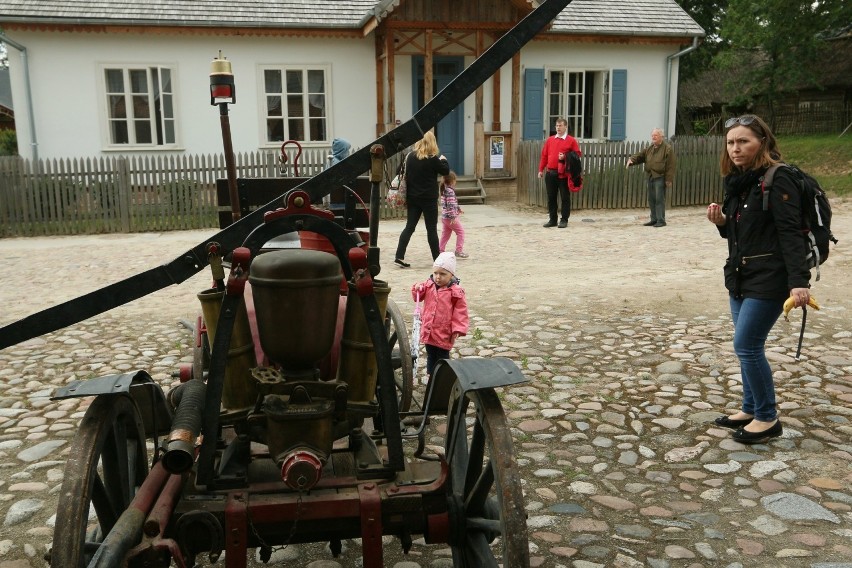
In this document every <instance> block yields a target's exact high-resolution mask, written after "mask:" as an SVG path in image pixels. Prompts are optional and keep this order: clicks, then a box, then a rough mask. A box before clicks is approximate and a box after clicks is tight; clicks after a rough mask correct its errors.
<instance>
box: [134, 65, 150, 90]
mask: <svg viewBox="0 0 852 568" xmlns="http://www.w3.org/2000/svg"><path fill="white" fill-rule="evenodd" d="M130 92H131V93H147V92H148V72H147V71H145V70H144V69H131V70H130Z"/></svg>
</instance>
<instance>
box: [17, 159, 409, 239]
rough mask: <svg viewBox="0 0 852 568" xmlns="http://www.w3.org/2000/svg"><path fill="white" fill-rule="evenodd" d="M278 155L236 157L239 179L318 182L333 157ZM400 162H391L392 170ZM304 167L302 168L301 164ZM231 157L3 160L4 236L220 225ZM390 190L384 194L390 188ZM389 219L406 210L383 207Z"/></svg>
mask: <svg viewBox="0 0 852 568" xmlns="http://www.w3.org/2000/svg"><path fill="white" fill-rule="evenodd" d="M287 153H288V160H287V161H286V162H283V163H282V162H281V160H280V158H279V156H280V153H278V152H253V153H242V154H237V155H236V156H235V161H236V170H237V176H238V177H245V178H258V177H299V178H301V177H304V178H308V177H311V176H313V175H315V174H317V173H319V172H320V171H322V169H323V168H324V167H325V165H326V152H325V151H322V150H306V151H305V152H303V154H302V156H301V157H300V158H299V160H298V164H297V165H296V164H294V160H295V155H294V154H292V153H291V152H290V150H289V148H288V150H287ZM396 162H398V160H396V161H392V160H389V168H390V167H394V165H395V164H396ZM297 166H298V167H297ZM225 171H226V169H225V159H224V155H203V156H177V157H176V156H155V157H138V156H137V157H125V156H116V157H102V158H96V159H67V160H39V161H38V163H37V164H35V163H33V162H32V161H30V160H24V159H22V158H20V157H0V237H9V236H38V235H74V234H90V233H109V232H145V231H170V230H180V229H199V228H208V227H209V228H213V227H217V226H218V221H217V216H218V210H219V206H218V204H217V203H216V179H221V178H224V177H225V176H226V173H225ZM383 191H384V190H383ZM380 215H381V216H382V217H385V218H387V217H396V216H399V215H401V212H399V211H395V210H392V209H390V208H389V207H387V206H386V205H384V203H383V204H382V210H381V212H380Z"/></svg>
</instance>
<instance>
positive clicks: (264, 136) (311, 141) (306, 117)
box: [257, 64, 334, 148]
mask: <svg viewBox="0 0 852 568" xmlns="http://www.w3.org/2000/svg"><path fill="white" fill-rule="evenodd" d="M268 71H271V72H278V73H280V79H281V81H280V87H281V89H280V91H272V90H270V91H267V81H266V77H267V72H268ZM294 72H299V73H301V74H302V86H303V90H302V91H301V92H300V95H301V99H302V100H301V108H302V113H301V114H299V115H293V116H289V115H290V110H289V109H290V107H289V106H288V105H287V99H288V94H287V73H294ZM312 72H313V73H315V72H321V73H322V85H323V90H322V91H319V90H317V91H316V92H314V91H312V90H311V89H312V85H311V81H310V79H309V76H310V74H311V73H312ZM257 75H258V95H259V99H260V100H259V103H258V111H259V122H260V128H259V133H260V145H261V147H270V148H278V147H280V146H281V144H282V143H283V142H286V141H287V140H296V141H297V142H299V144H301V145H302V146H309V147H310V146H313V147H327V146H328V145H329V144H330V143H331V138H330V136H331V132H333V131H334V129H333V125H332V118H331V117H332V109H331V100H332V96H331V93H332V88H331V67H330V66H329V65H322V64H298V65H291V64H287V65H283V64H282V65H259V66H258V74H257ZM290 96H291V97H293V96H296V95H295V94H291V95H290ZM312 96H321V97H323V103H324V107H323V109H324V111H323V113H322V114H320V115H313V116H312V115H311V111H310V109H311V100H310V99H311V97H312ZM275 97H278V98H279V99H280V104H281V111H280V114H275V113H270V112H269V111H270V104H272V101H273V100H274V98H275ZM313 108H319V107H318V106H316V105H315V106H314V107H313ZM272 121H280V122H281V132H282V134H281V138H282V139H281V140H271V139H270V138H271V136H270V123H271V122H272ZM312 121H319V122H321V123H322V124H324V128H323V129H322V130H323V132H322V137H314V134H313V133H312V125H311V123H312ZM292 122H301V126H300V128H301V132H293V128H292ZM302 134H303V135H302Z"/></svg>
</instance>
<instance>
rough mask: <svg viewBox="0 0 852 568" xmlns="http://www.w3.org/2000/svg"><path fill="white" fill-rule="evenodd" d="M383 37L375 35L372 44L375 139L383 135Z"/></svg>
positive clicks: (384, 58)
mask: <svg viewBox="0 0 852 568" xmlns="http://www.w3.org/2000/svg"><path fill="white" fill-rule="evenodd" d="M384 39H385V38H384V36H383V35H382V34H379V33H377V34H376V36H375V39H374V40H373V43H374V45H375V48H376V138H378V137H380V136H381V135H382V134H384V133H385V122H386V121H385V65H386V62H387V60H388V57H386V54H383V53H382V52H383V51H384V48H385V44H384Z"/></svg>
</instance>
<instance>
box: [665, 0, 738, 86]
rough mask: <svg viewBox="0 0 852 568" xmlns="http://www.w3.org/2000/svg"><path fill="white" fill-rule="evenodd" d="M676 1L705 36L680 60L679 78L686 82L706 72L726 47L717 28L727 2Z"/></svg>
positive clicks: (704, 0)
mask: <svg viewBox="0 0 852 568" xmlns="http://www.w3.org/2000/svg"><path fill="white" fill-rule="evenodd" d="M676 1H677V3H678V4H679V5H680V7H681V8H683V10H684V11H685V12H686V13H687V14H689V15H690V16H691V17H692V19H693V20H695V22H696V23H697V24H698V25H699V26H701V27H702V28H704V32H705V33H706V34H707V35H706V36H705V37H704V40H703V41H702V42H701V44H700V45H699V46H698V49H696V50H695V51H693V52H692V53H690V54H688V55H686V56H685V57H683V58H681V61H680V72H679V76H680V78H681V80H686V79H691V78H693V77H695V76H697V75H700V74H701V73H702V72H703V71H705V70H707V69H708V68H709V67H710V66H711V64H712V61H713V58H714V57H715V56H716V54H717V53H719V50H721V49H724V48H725V47H726V46H727V42H726V41H725V40H724V39H723V38H722V37H721V36H720V35H719V26H720V25H721V17H722V14H724V13H725V10H726V9H727V7H728V1H729V0H676Z"/></svg>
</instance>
